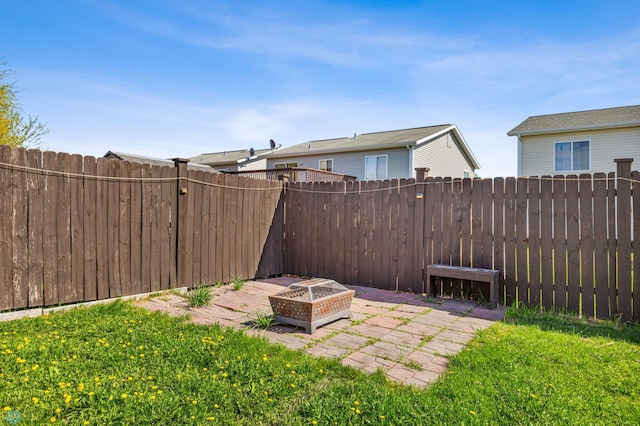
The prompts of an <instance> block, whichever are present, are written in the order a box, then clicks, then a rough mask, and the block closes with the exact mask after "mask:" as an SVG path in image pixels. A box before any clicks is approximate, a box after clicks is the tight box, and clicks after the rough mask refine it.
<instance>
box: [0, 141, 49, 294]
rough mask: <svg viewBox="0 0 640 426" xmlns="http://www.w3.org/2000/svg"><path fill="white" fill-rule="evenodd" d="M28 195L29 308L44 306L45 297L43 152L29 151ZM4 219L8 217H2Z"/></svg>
mask: <svg viewBox="0 0 640 426" xmlns="http://www.w3.org/2000/svg"><path fill="white" fill-rule="evenodd" d="M27 165H28V166H29V169H30V170H29V172H28V173H27V191H28V192H27V194H28V197H29V198H28V212H29V219H28V221H27V223H28V229H27V231H28V236H27V244H28V247H27V251H28V253H29V260H28V262H29V267H28V279H27V281H28V282H29V290H28V293H29V297H28V301H27V304H28V306H29V307H33V306H42V303H43V298H44V295H43V293H42V283H43V281H44V270H43V264H42V255H43V254H42V237H43V228H42V207H43V206H42V183H43V177H42V173H41V172H40V170H42V152H40V151H38V150H35V149H32V150H29V151H27ZM0 217H2V218H3V219H4V218H5V217H6V216H0Z"/></svg>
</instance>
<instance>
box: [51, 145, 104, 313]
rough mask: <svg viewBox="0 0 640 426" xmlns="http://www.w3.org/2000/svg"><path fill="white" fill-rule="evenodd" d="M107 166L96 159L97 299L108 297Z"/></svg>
mask: <svg viewBox="0 0 640 426" xmlns="http://www.w3.org/2000/svg"><path fill="white" fill-rule="evenodd" d="M44 154H45V155H44V158H45V167H47V166H46V159H47V153H46V152H45V153H44ZM109 167H110V160H108V159H106V158H104V157H101V158H98V159H96V176H97V177H98V179H97V181H96V298H97V299H98V300H100V299H106V298H108V297H109V247H108V238H109V231H110V228H109V220H108V218H109V216H108V200H109V198H108V197H109V182H108V181H107V179H106V178H108V176H109ZM45 202H46V199H45ZM45 253H46V251H45ZM45 283H46V274H45ZM45 289H46V285H45Z"/></svg>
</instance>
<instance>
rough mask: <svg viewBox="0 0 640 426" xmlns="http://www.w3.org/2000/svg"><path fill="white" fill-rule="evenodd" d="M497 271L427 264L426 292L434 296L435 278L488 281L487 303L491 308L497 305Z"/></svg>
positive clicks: (498, 282)
mask: <svg viewBox="0 0 640 426" xmlns="http://www.w3.org/2000/svg"><path fill="white" fill-rule="evenodd" d="M499 273H500V271H498V270H497V269H482V268H468V267H465V266H449V265H427V294H428V295H429V296H435V294H436V292H435V278H436V277H440V278H453V279H459V280H469V281H479V282H486V283H489V303H490V304H491V309H495V308H496V307H497V306H498V288H499V284H500V281H499V278H498V277H499Z"/></svg>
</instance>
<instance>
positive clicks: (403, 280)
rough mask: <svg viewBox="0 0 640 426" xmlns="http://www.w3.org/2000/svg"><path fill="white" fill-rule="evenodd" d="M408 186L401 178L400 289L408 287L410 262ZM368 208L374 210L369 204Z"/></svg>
mask: <svg viewBox="0 0 640 426" xmlns="http://www.w3.org/2000/svg"><path fill="white" fill-rule="evenodd" d="M406 186H407V179H400V181H399V187H400V192H399V193H398V203H399V204H400V205H399V206H398V208H399V213H398V290H399V291H402V290H405V289H406V288H407V287H408V285H407V284H408V283H407V269H408V268H409V263H408V259H407V256H408V248H407V232H409V227H408V225H409V224H408V218H409V200H408V197H409V193H408V188H407V187H406ZM367 210H372V208H371V207H369V206H367Z"/></svg>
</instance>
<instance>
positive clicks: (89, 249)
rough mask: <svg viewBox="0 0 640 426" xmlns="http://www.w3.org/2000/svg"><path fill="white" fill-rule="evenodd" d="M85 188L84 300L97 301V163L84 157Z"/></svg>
mask: <svg viewBox="0 0 640 426" xmlns="http://www.w3.org/2000/svg"><path fill="white" fill-rule="evenodd" d="M83 162H84V164H83V170H84V178H83V187H84V207H83V215H84V220H83V229H82V232H83V234H84V262H83V269H84V271H83V275H84V289H83V293H84V300H85V301H91V300H96V299H97V297H98V279H97V277H98V264H97V258H96V256H97V227H96V207H97V204H98V201H97V198H96V196H97V183H98V179H97V178H96V176H97V173H98V170H97V162H96V159H95V157H90V156H87V157H84V160H83Z"/></svg>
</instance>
